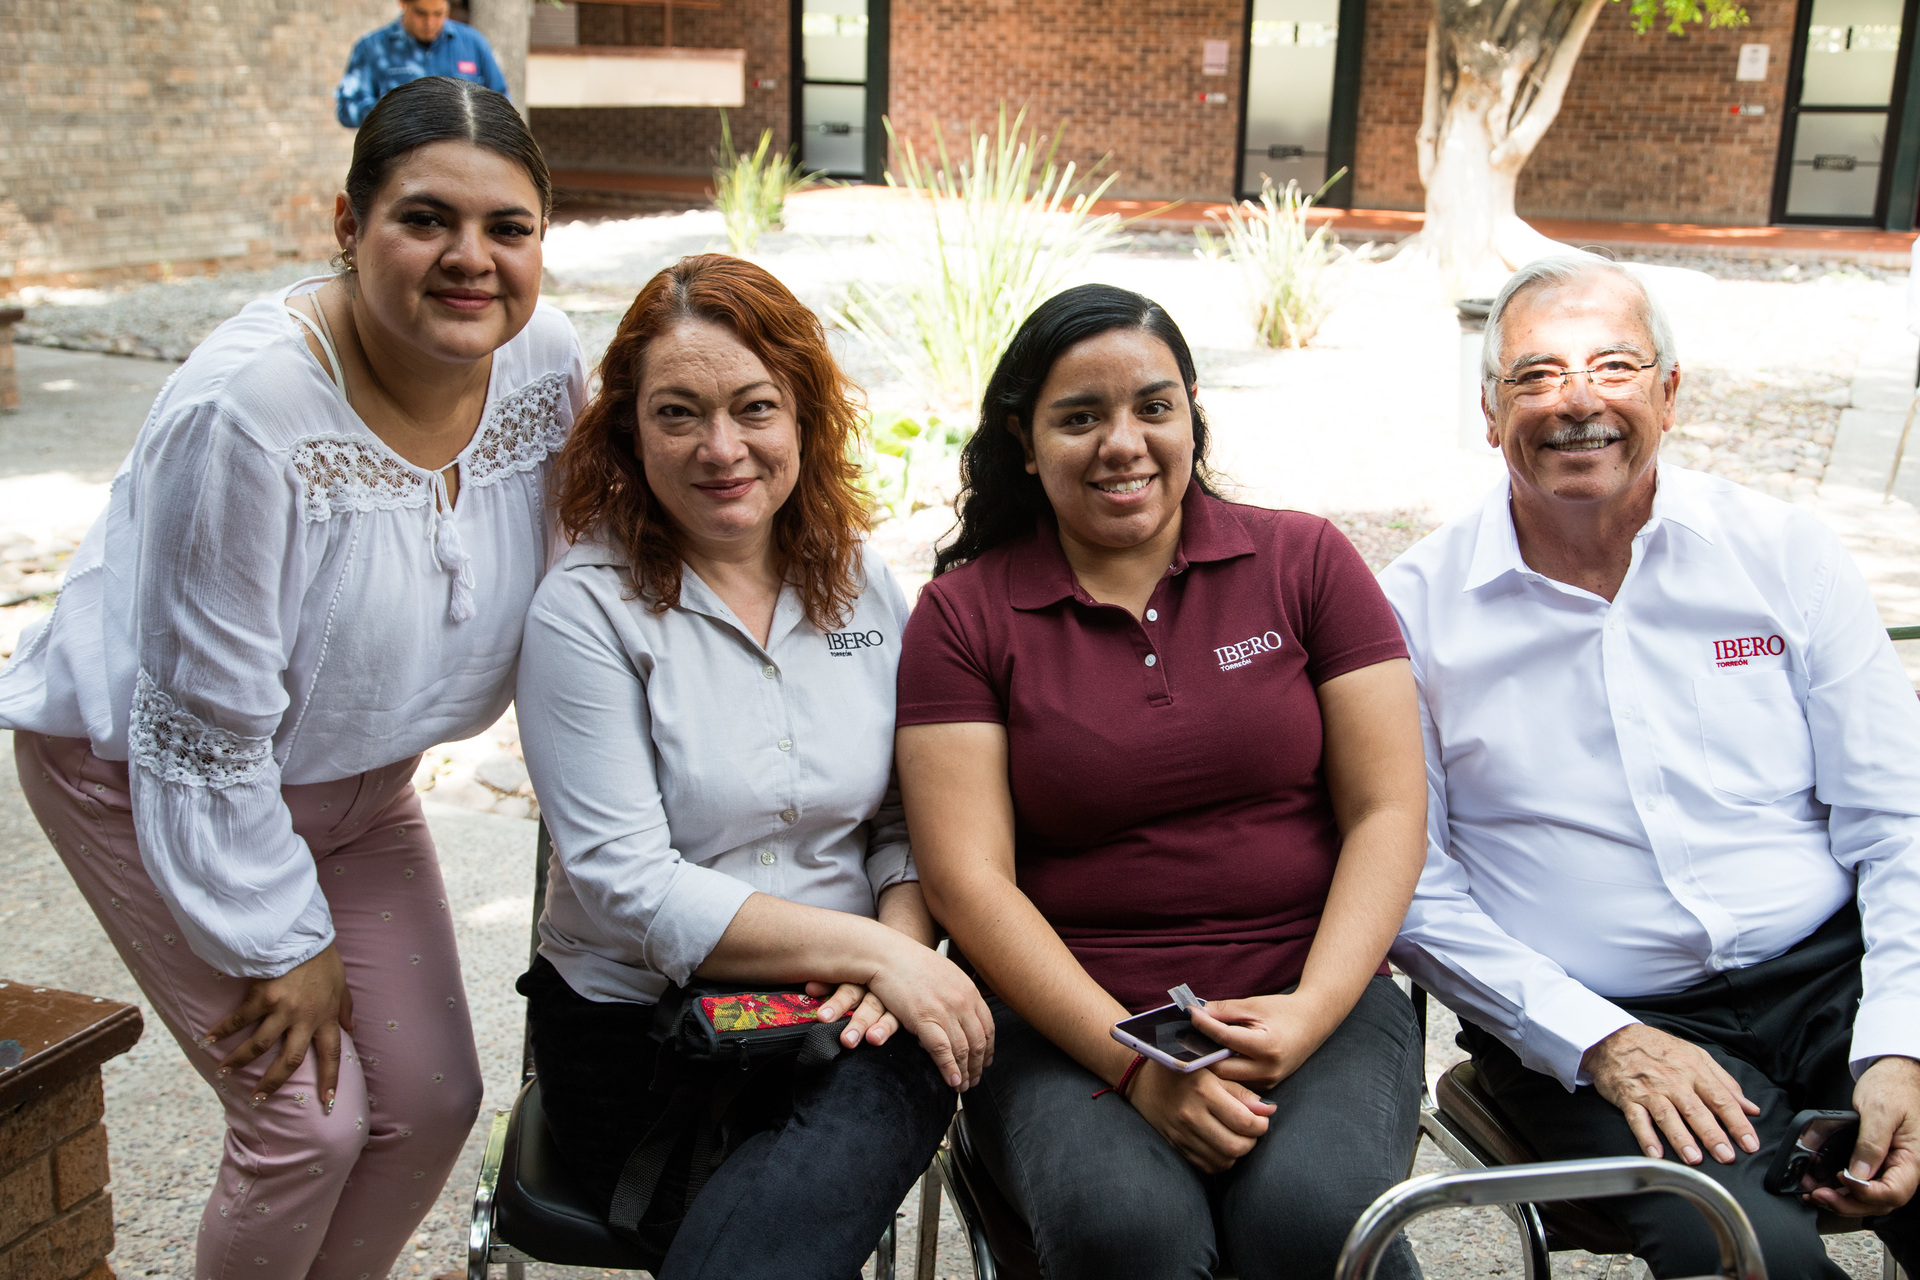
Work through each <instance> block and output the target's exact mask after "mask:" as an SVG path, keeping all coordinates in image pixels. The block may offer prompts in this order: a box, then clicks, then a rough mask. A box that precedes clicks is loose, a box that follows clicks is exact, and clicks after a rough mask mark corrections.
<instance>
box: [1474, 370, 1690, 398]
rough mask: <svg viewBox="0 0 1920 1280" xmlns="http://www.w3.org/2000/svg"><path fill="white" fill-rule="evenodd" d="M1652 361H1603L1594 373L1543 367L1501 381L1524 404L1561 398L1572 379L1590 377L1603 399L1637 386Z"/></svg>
mask: <svg viewBox="0 0 1920 1280" xmlns="http://www.w3.org/2000/svg"><path fill="white" fill-rule="evenodd" d="M1658 363H1659V361H1657V360H1650V361H1648V362H1647V363H1646V364H1635V363H1634V362H1633V361H1631V360H1603V361H1601V362H1600V363H1599V364H1597V365H1595V366H1594V367H1593V368H1591V369H1554V368H1550V367H1547V366H1540V367H1538V368H1533V369H1523V370H1521V371H1520V372H1519V373H1518V374H1516V375H1514V376H1513V377H1511V378H1502V379H1500V381H1501V382H1504V383H1506V384H1507V385H1508V386H1510V387H1512V388H1513V393H1514V395H1516V396H1519V397H1520V398H1521V399H1525V400H1551V399H1554V398H1555V397H1557V396H1559V395H1560V393H1561V392H1563V391H1565V390H1566V389H1567V387H1568V386H1569V385H1570V384H1571V383H1572V382H1573V375H1574V374H1576V373H1584V374H1586V375H1587V385H1588V386H1590V387H1592V388H1593V389H1594V392H1595V393H1596V394H1598V395H1601V396H1607V397H1612V396H1618V395H1620V394H1622V393H1624V392H1625V391H1627V390H1628V389H1629V388H1630V387H1632V386H1633V385H1634V384H1635V383H1636V382H1638V381H1640V375H1641V374H1643V373H1645V372H1646V371H1647V370H1649V369H1651V368H1653V367H1654V365H1656V364H1658Z"/></svg>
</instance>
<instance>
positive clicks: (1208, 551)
mask: <svg viewBox="0 0 1920 1280" xmlns="http://www.w3.org/2000/svg"><path fill="white" fill-rule="evenodd" d="M1253 554H1254V549H1253V540H1252V539H1251V538H1249V537H1248V536H1247V531H1246V530H1245V529H1244V528H1242V527H1241V525H1240V522H1239V521H1238V520H1236V519H1234V517H1233V513H1232V512H1231V511H1229V510H1228V509H1227V504H1226V503H1224V502H1222V501H1220V499H1218V498H1215V497H1213V496H1211V495H1210V494H1208V493H1207V492H1205V491H1204V490H1203V489H1201V488H1200V486H1199V484H1198V483H1196V482H1192V481H1189V482H1188V484H1187V493H1186V496H1185V497H1184V498H1182V499H1181V500H1180V545H1179V547H1178V548H1177V549H1175V551H1174V553H1173V564H1172V565H1171V566H1170V567H1169V569H1168V572H1169V573H1170V574H1171V573H1182V572H1184V571H1185V570H1186V568H1187V566H1188V565H1191V564H1211V563H1214V562H1215V561H1220V560H1232V559H1235V558H1236V557H1239V556H1250V555H1253ZM1011 569H1012V574H1011V581H1010V582H1009V584H1008V600H1009V602H1010V603H1011V604H1012V605H1013V607H1014V608H1016V609H1025V610H1033V609H1045V608H1047V607H1048V606H1049V605H1054V604H1058V603H1059V602H1060V601H1062V600H1068V599H1074V598H1077V597H1079V596H1080V595H1081V591H1080V588H1079V584H1078V583H1077V582H1075V581H1074V578H1073V566H1072V565H1070V564H1068V563H1067V553H1066V551H1065V550H1064V549H1062V547H1061V546H1060V530H1059V526H1058V525H1056V524H1055V523H1054V521H1053V518H1052V516H1051V515H1050V514H1049V515H1043V516H1041V517H1040V518H1039V519H1038V520H1036V521H1034V531H1033V546H1032V549H1031V551H1030V552H1029V553H1028V554H1026V555H1020V556H1015V557H1014V558H1013V563H1012V566H1011Z"/></svg>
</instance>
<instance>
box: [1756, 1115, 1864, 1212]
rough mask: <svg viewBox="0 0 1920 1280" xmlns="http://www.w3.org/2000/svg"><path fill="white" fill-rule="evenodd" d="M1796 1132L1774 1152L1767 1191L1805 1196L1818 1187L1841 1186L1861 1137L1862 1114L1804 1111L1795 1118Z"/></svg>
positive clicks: (1849, 1178)
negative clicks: (1854, 1145)
mask: <svg viewBox="0 0 1920 1280" xmlns="http://www.w3.org/2000/svg"><path fill="white" fill-rule="evenodd" d="M1793 1134H1794V1137H1793V1140H1792V1141H1791V1142H1783V1143H1781V1144H1780V1150H1779V1151H1777V1152H1775V1153H1774V1156H1773V1165H1772V1167H1770V1168H1769V1169H1768V1170H1767V1180H1766V1183H1765V1185H1766V1188H1767V1190H1769V1191H1771V1192H1773V1193H1774V1194H1775V1195H1782V1196H1801V1195H1805V1194H1807V1192H1809V1191H1812V1190H1814V1189H1815V1188H1817V1187H1838V1186H1839V1185H1840V1175H1841V1174H1842V1173H1843V1172H1845V1170H1846V1167H1847V1164H1848V1162H1849V1161H1850V1160H1852V1159H1853V1144H1854V1143H1855V1142H1857V1141H1858V1140H1859V1138H1860V1113H1859V1112H1857V1111H1802V1112H1801V1113H1800V1114H1799V1115H1797V1116H1795V1117H1794V1118H1793ZM1848 1181H1852V1178H1851V1176H1849V1177H1848Z"/></svg>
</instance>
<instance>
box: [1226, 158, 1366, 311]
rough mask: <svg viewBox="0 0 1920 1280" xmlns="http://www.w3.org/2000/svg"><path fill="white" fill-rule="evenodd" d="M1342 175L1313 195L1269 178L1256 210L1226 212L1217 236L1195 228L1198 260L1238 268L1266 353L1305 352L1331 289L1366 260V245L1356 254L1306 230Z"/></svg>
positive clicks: (1242, 206) (1246, 206) (1328, 234)
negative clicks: (1310, 215) (1352, 267)
mask: <svg viewBox="0 0 1920 1280" xmlns="http://www.w3.org/2000/svg"><path fill="white" fill-rule="evenodd" d="M1345 172H1346V170H1345V169H1342V170H1341V171H1340V173H1336V174H1334V175H1333V177H1331V178H1329V179H1327V183H1326V186H1323V187H1321V188H1320V191H1318V192H1316V193H1314V194H1313V195H1308V194H1307V193H1306V192H1304V191H1302V190H1301V189H1300V184H1299V183H1298V182H1292V181H1289V182H1288V183H1287V185H1286V186H1285V187H1284V188H1276V187H1275V186H1274V185H1273V179H1272V178H1268V177H1262V178H1261V180H1260V203H1259V204H1257V205H1256V204H1255V203H1254V202H1253V201H1251V200H1242V201H1241V202H1240V203H1239V204H1237V205H1233V206H1231V207H1229V208H1228V209H1227V210H1226V212H1225V214H1224V216H1223V215H1220V214H1216V215H1214V216H1215V217H1216V218H1218V219H1219V221H1220V224H1221V225H1220V228H1219V235H1218V238H1217V239H1216V238H1215V236H1214V234H1213V233H1211V232H1209V231H1208V230H1207V229H1206V228H1205V227H1196V228H1195V229H1194V235H1195V236H1196V237H1197V238H1198V239H1199V241H1200V247H1199V248H1198V249H1197V250H1195V252H1196V253H1198V254H1200V255H1201V256H1202V257H1207V258H1218V257H1220V256H1222V254H1224V255H1225V256H1226V257H1227V258H1229V259H1231V260H1232V261H1233V263H1234V265H1236V266H1238V267H1239V268H1240V272H1241V275H1242V277H1243V278H1244V279H1245V281H1246V285H1247V295H1248V297H1249V298H1250V299H1251V301H1252V303H1253V311H1254V328H1255V330H1256V331H1257V332H1258V333H1259V336H1260V341H1261V343H1262V344H1264V345H1266V346H1269V347H1294V348H1297V347H1304V346H1306V345H1307V344H1308V343H1309V342H1311V341H1313V335H1314V334H1316V333H1318V332H1319V330H1320V326H1321V324H1322V323H1323V322H1325V320H1326V318H1327V315H1328V313H1329V312H1331V311H1332V310H1333V304H1334V301H1335V298H1334V284H1335V282H1336V280H1337V279H1338V277H1339V275H1340V272H1341V271H1342V269H1343V268H1344V267H1346V266H1347V265H1348V264H1349V263H1351V262H1353V261H1356V260H1359V259H1362V258H1365V257H1367V256H1368V255H1369V254H1370V251H1371V249H1372V246H1371V245H1369V246H1367V247H1366V248H1364V249H1362V250H1361V251H1360V252H1358V253H1355V252H1354V251H1353V250H1351V249H1348V248H1347V247H1346V246H1344V245H1342V244H1341V243H1340V242H1339V241H1337V240H1335V239H1334V238H1333V231H1332V228H1331V227H1330V226H1329V225H1328V224H1326V223H1322V224H1321V225H1320V226H1318V227H1309V225H1308V222H1307V211H1308V210H1309V209H1311V208H1312V207H1313V202H1314V201H1315V200H1317V199H1319V197H1320V195H1321V194H1323V193H1324V192H1325V191H1326V190H1327V187H1330V186H1332V185H1333V184H1334V183H1335V182H1338V181H1339V180H1340V177H1341V175H1342V174H1344V173H1345Z"/></svg>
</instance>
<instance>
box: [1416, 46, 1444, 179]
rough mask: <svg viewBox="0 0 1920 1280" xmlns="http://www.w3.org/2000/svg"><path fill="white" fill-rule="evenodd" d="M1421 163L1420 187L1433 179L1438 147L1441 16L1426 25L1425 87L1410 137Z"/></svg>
mask: <svg viewBox="0 0 1920 1280" xmlns="http://www.w3.org/2000/svg"><path fill="white" fill-rule="evenodd" d="M1413 145H1414V150H1415V153H1416V154H1417V155H1418V157H1419V163H1420V185H1421V186H1423V187H1424V186H1426V185H1427V183H1428V181H1429V180H1430V179H1431V178H1432V177H1433V160H1434V155H1435V152H1436V151H1437V149H1438V147H1439V145H1440V15H1439V14H1438V13H1437V12H1436V13H1435V14H1434V17H1433V20H1432V21H1431V22H1429V23H1428V24H1427V85H1426V93H1425V96H1424V98H1423V99H1422V101H1421V104H1420V131H1419V132H1418V133H1416V134H1414V135H1413Z"/></svg>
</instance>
